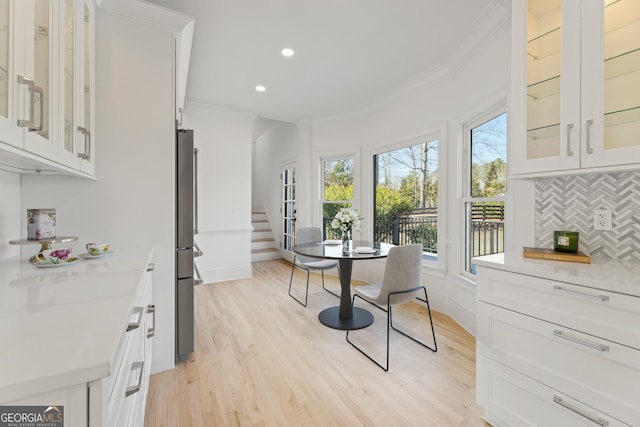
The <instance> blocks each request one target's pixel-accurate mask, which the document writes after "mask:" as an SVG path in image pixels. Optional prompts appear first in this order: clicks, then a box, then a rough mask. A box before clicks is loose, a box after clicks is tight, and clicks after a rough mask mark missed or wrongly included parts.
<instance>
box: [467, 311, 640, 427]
mask: <svg viewBox="0 0 640 427" xmlns="http://www.w3.org/2000/svg"><path fill="white" fill-rule="evenodd" d="M477 308H478V313H477V319H478V330H477V334H478V336H477V338H478V344H477V351H478V352H479V353H481V354H483V355H486V356H489V357H490V358H492V359H494V360H496V361H498V362H501V363H504V364H505V365H507V366H509V367H511V368H513V369H515V370H517V371H519V372H522V373H523V374H525V375H527V376H530V377H532V378H534V379H536V380H538V381H540V382H542V383H543V384H546V385H548V386H549V387H552V388H554V389H556V390H559V391H561V392H563V393H566V394H568V395H570V396H572V397H574V398H575V399H578V400H580V401H582V402H584V403H585V404H587V405H591V406H592V407H595V408H598V409H599V410H601V411H603V412H605V413H608V414H609V415H613V416H615V417H617V418H619V419H620V420H622V421H624V422H626V423H629V424H631V425H636V426H637V425H640V392H639V391H640V388H639V387H640V351H638V350H635V349H632V348H630V347H626V346H623V345H620V344H617V343H614V342H611V341H607V340H604V339H602V338H598V337H594V336H592V335H587V334H584V333H581V332H579V331H576V330H573V329H570V328H566V327H563V326H559V325H556V324H553V323H549V322H545V321H542V320H539V319H535V318H533V317H529V316H524V315H522V314H519V313H515V312H513V311H509V310H505V309H502V308H499V307H496V306H493V305H490V304H486V303H479V304H478V306H477Z"/></svg>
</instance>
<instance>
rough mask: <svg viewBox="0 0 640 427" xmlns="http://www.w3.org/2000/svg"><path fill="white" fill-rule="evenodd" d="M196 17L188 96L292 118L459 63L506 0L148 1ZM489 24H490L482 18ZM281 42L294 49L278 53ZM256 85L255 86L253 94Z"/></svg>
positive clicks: (345, 107) (352, 106)
mask: <svg viewBox="0 0 640 427" xmlns="http://www.w3.org/2000/svg"><path fill="white" fill-rule="evenodd" d="M151 1H152V2H153V3H156V4H159V5H162V6H165V7H168V8H171V9H174V10H177V11H180V12H183V13H186V14H188V15H191V16H193V17H195V20H196V22H195V32H194V38H193V47H192V53H191V64H190V69H189V80H188V84H187V94H186V97H187V99H188V100H191V101H197V102H203V103H207V104H213V105H217V106H221V107H229V108H234V109H240V110H245V111H250V112H255V113H256V114H258V115H259V116H261V117H264V118H268V119H274V120H280V121H287V122H296V121H298V120H300V119H304V118H311V117H314V118H319V117H332V116H337V115H343V114H347V113H350V112H353V111H357V110H360V109H362V108H364V107H366V106H368V105H371V104H373V103H375V102H377V101H379V100H381V99H384V98H387V97H389V96H391V95H393V94H395V93H398V92H399V91H402V90H403V88H407V87H409V86H410V85H412V84H415V83H416V82H419V81H421V80H424V79H427V78H428V77H429V76H430V75H432V74H434V73H442V72H447V71H448V70H450V69H451V68H454V67H455V66H456V65H457V62H460V55H462V54H464V52H466V51H468V50H465V49H467V46H469V45H470V44H472V41H473V39H474V37H476V34H477V33H478V32H479V31H481V30H482V27H483V26H486V25H491V24H490V22H491V15H492V14H494V13H495V10H496V8H495V6H496V4H497V3H502V6H503V7H502V8H501V11H504V10H505V8H504V5H505V4H510V2H509V0H151ZM488 23H489V24H488ZM283 47H292V48H293V49H295V51H296V55H295V56H294V57H292V58H284V57H282V56H281V54H280V50H281V49H282V48H283ZM257 84H262V85H264V86H266V88H267V90H266V92H264V93H258V92H256V91H255V89H254V88H255V86H256V85H257Z"/></svg>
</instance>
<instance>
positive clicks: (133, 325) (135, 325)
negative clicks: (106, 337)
mask: <svg viewBox="0 0 640 427" xmlns="http://www.w3.org/2000/svg"><path fill="white" fill-rule="evenodd" d="M143 313H144V309H143V308H142V307H136V308H134V309H133V313H132V314H137V315H138V320H136V321H135V322H133V323H129V324H128V325H127V332H129V331H133V330H134V329H138V328H139V327H140V322H142V314H143Z"/></svg>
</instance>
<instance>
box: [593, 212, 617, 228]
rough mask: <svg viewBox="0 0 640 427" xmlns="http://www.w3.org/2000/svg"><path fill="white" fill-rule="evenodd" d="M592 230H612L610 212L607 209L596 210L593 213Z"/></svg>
mask: <svg viewBox="0 0 640 427" xmlns="http://www.w3.org/2000/svg"><path fill="white" fill-rule="evenodd" d="M593 229H594V230H603V231H611V230H613V224H612V220H611V211H610V210H609V209H597V210H595V211H593Z"/></svg>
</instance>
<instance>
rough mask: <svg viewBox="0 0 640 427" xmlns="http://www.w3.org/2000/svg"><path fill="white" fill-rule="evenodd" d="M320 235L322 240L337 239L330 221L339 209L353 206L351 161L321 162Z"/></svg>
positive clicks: (337, 231)
mask: <svg viewBox="0 0 640 427" xmlns="http://www.w3.org/2000/svg"><path fill="white" fill-rule="evenodd" d="M322 166H323V168H322V174H323V177H322V182H323V190H322V235H323V238H324V239H339V238H340V237H341V233H340V231H339V230H334V229H332V228H331V221H332V220H333V217H334V216H335V215H336V214H337V213H338V210H339V209H340V208H345V207H350V206H352V205H353V159H339V160H323V161H322Z"/></svg>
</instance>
